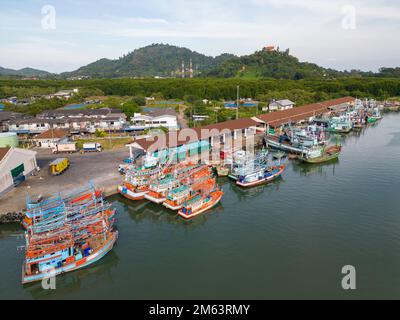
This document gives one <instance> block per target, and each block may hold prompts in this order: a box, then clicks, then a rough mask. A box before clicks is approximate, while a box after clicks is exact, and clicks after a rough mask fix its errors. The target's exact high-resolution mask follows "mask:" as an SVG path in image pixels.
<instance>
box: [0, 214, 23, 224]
mask: <svg viewBox="0 0 400 320" xmlns="http://www.w3.org/2000/svg"><path fill="white" fill-rule="evenodd" d="M21 220H22V213H21V212H8V213H6V214H2V215H0V224H6V223H18V222H21Z"/></svg>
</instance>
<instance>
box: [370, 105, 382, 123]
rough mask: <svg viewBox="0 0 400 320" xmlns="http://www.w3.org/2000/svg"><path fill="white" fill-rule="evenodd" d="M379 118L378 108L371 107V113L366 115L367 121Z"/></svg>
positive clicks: (371, 121) (374, 120)
mask: <svg viewBox="0 0 400 320" xmlns="http://www.w3.org/2000/svg"><path fill="white" fill-rule="evenodd" d="M381 119H382V115H381V113H380V111H379V108H377V107H376V108H374V109H373V111H372V114H370V115H369V116H368V123H374V122H377V121H378V120H381Z"/></svg>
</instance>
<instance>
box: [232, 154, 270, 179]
mask: <svg viewBox="0 0 400 320" xmlns="http://www.w3.org/2000/svg"><path fill="white" fill-rule="evenodd" d="M267 158H268V150H267V149H262V150H260V151H258V152H257V153H256V154H255V155H254V154H252V153H248V152H246V153H244V154H243V156H242V157H240V158H236V160H235V161H234V163H233V164H232V169H231V170H230V173H229V175H228V177H229V178H231V179H233V180H235V181H236V180H238V179H239V177H240V176H243V175H244V174H246V173H247V172H253V171H257V170H260V169H261V170H262V169H263V168H265V167H266V163H267Z"/></svg>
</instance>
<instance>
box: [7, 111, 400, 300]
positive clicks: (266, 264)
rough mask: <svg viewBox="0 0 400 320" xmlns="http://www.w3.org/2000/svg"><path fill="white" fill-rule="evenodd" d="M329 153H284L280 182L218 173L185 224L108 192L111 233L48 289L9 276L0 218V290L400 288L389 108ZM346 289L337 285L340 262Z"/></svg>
mask: <svg viewBox="0 0 400 320" xmlns="http://www.w3.org/2000/svg"><path fill="white" fill-rule="evenodd" d="M342 143H343V145H344V149H343V153H342V155H341V157H340V160H339V161H337V162H334V163H330V164H326V165H317V166H315V165H314V166H310V165H300V164H299V163H297V162H290V163H289V165H288V169H287V171H286V172H285V173H284V175H283V177H282V179H281V180H279V181H276V182H275V183H272V184H270V185H267V186H261V187H257V188H254V189H250V190H241V189H239V188H237V187H236V186H235V185H234V184H233V183H232V182H231V181H229V180H227V179H222V180H220V184H221V185H222V187H223V189H224V191H225V195H224V197H223V199H222V202H221V204H220V205H219V206H218V207H216V208H215V209H214V210H212V211H210V212H209V213H206V214H205V215H203V216H200V217H198V218H196V219H194V220H192V221H189V222H185V221H182V219H180V218H179V217H177V216H175V215H174V214H173V213H171V212H170V211H168V210H167V209H163V207H160V206H157V205H154V204H152V203H146V202H138V203H134V202H130V201H128V200H125V199H122V198H121V197H119V196H115V197H112V198H111V199H110V201H112V202H113V204H114V206H115V207H116V208H117V209H118V212H119V214H118V221H117V225H118V229H119V232H120V238H119V241H118V243H117V245H116V247H115V248H114V250H113V251H112V252H111V253H109V254H108V255H107V256H106V257H105V258H104V259H103V260H101V261H100V262H99V263H97V264H95V265H93V267H91V268H88V269H84V270H79V271H77V272H74V273H70V274H65V275H63V276H60V277H58V278H57V289H56V290H54V291H45V290H43V289H42V288H41V285H40V284H32V285H28V286H21V285H20V277H21V264H22V260H23V255H22V253H19V252H18V251H17V247H18V246H19V245H22V244H23V240H22V239H20V237H19V235H20V234H21V231H20V230H19V229H18V226H7V227H4V226H3V227H1V228H0V261H1V267H0V281H1V282H0V298H2V299H5V298H13V299H32V298H33V299H60V298H61V299H73V298H78V299H80V298H82V299H84V298H90V299H91V298H100V299H106V298H122V299H128V298H132V299H151V298H159V299H173V298H181V299H182V298H194V299H197V298H199V299H200V298H201V299H213V298H232V299H236V298H238V299H246V298H252V299H268V298H289V299H290V298H302V299H307V298H327V299H330V298H348V299H351V298H397V299H398V298H400V210H399V208H400V193H399V190H400V170H399V169H400V114H386V115H385V118H384V119H383V120H382V121H381V122H380V123H378V124H377V125H375V126H371V127H369V128H367V129H366V130H364V131H363V132H361V133H359V134H356V133H352V134H350V135H348V136H347V137H346V138H345V139H344V140H343V141H342ZM347 264H351V265H353V266H355V268H356V270H357V290H355V291H351V292H349V291H344V290H343V289H342V288H341V279H342V274H341V268H342V266H344V265H347Z"/></svg>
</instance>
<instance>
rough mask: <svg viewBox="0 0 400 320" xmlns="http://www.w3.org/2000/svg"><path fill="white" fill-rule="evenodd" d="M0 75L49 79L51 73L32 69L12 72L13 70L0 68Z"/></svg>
mask: <svg viewBox="0 0 400 320" xmlns="http://www.w3.org/2000/svg"><path fill="white" fill-rule="evenodd" d="M0 75H3V76H17V77H49V76H51V73H50V72H47V71H43V70H37V69H33V68H23V69H20V70H14V69H7V68H2V67H0Z"/></svg>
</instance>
